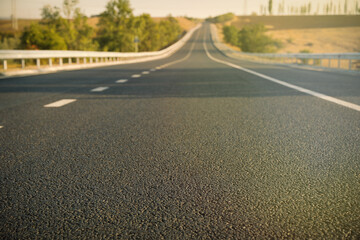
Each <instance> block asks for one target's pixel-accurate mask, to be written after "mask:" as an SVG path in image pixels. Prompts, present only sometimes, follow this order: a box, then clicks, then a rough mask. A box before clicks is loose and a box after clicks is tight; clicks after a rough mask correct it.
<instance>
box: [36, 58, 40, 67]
mask: <svg viewBox="0 0 360 240" xmlns="http://www.w3.org/2000/svg"><path fill="white" fill-rule="evenodd" d="M36 67H37V68H40V59H39V58H38V59H36Z"/></svg>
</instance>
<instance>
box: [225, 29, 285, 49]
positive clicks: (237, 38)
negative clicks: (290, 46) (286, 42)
mask: <svg viewBox="0 0 360 240" xmlns="http://www.w3.org/2000/svg"><path fill="white" fill-rule="evenodd" d="M265 33H266V28H265V26H264V25H263V24H254V25H246V26H244V27H243V28H242V29H238V28H236V27H234V26H224V27H223V34H224V41H225V42H227V43H229V44H231V45H233V46H237V47H239V48H240V49H241V50H242V51H243V52H252V53H271V52H276V51H277V50H278V49H279V48H281V46H282V44H281V42H280V41H278V40H276V39H273V38H272V37H270V36H267V35H266V34H265Z"/></svg>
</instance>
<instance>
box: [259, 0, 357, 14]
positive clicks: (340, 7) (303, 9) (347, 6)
mask: <svg viewBox="0 0 360 240" xmlns="http://www.w3.org/2000/svg"><path fill="white" fill-rule="evenodd" d="M312 4H313V2H311V1H309V2H308V3H304V4H302V5H290V4H287V5H285V0H278V11H277V14H278V15H284V14H288V15H310V14H315V15H317V14H326V15H330V14H344V15H346V14H360V6H359V5H360V4H359V0H353V1H351V0H328V1H327V2H326V3H324V4H323V5H320V3H318V4H317V5H316V8H315V6H314V7H313V5H312ZM274 5H275V3H274V1H273V0H268V4H262V5H260V9H259V13H260V15H267V14H268V15H272V14H273V12H274Z"/></svg>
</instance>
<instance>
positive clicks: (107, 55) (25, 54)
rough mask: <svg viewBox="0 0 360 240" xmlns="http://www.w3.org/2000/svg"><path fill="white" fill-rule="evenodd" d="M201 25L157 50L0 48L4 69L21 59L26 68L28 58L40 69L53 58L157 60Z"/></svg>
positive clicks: (117, 60) (187, 38)
mask: <svg viewBox="0 0 360 240" xmlns="http://www.w3.org/2000/svg"><path fill="white" fill-rule="evenodd" d="M199 27H200V25H198V26H196V27H195V28H193V29H191V30H190V31H188V32H187V33H186V34H185V35H184V36H183V37H182V38H181V39H180V40H179V41H177V42H176V43H174V44H173V45H171V46H169V47H167V48H165V49H163V50H161V51H156V52H139V53H135V52H125V53H124V52H96V51H61V50H60V51H59V50H0V60H2V62H3V69H4V71H6V70H7V69H8V66H7V61H8V60H21V68H22V69H25V67H26V60H32V59H35V60H36V66H37V68H38V69H40V67H41V64H40V63H41V61H40V60H41V59H47V60H48V66H49V67H52V66H53V59H58V63H59V66H63V64H64V63H63V62H64V61H63V60H64V59H67V63H68V64H69V65H70V64H72V63H73V62H72V60H73V59H76V61H75V63H76V64H80V59H82V64H96V63H102V62H121V61H123V60H124V59H143V58H149V60H155V59H157V58H160V57H164V56H167V55H170V54H172V53H173V52H175V51H176V50H178V49H179V48H181V47H182V46H183V45H184V44H185V42H186V41H188V40H189V38H190V37H191V35H192V34H193V32H194V31H196V30H197V29H198V28H199Z"/></svg>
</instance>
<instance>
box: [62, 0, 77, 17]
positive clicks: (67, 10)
mask: <svg viewBox="0 0 360 240" xmlns="http://www.w3.org/2000/svg"><path fill="white" fill-rule="evenodd" d="M78 3H79V0H64V2H63V12H64V15H65V17H66V18H67V19H68V20H70V18H71V15H72V14H73V12H74V9H75V6H76V5H77V4H78Z"/></svg>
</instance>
